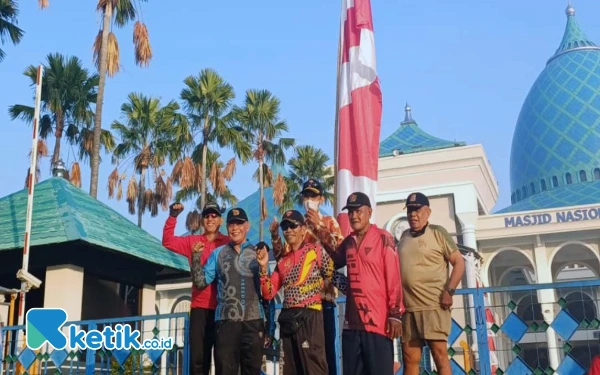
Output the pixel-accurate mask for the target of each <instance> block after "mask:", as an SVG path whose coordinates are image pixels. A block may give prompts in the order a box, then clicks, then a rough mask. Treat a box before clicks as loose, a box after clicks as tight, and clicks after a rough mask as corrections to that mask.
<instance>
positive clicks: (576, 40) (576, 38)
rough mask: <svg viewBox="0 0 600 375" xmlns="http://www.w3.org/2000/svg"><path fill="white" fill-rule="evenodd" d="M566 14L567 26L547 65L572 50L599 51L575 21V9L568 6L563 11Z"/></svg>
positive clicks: (599, 48)
mask: <svg viewBox="0 0 600 375" xmlns="http://www.w3.org/2000/svg"><path fill="white" fill-rule="evenodd" d="M565 13H566V14H567V25H566V26H565V33H564V34H563V38H562V41H561V42H560V45H559V46H558V48H557V49H556V52H555V53H554V55H553V56H552V57H551V58H550V59H549V60H548V63H550V61H552V60H553V59H555V58H556V57H558V56H560V55H562V54H563V53H566V52H568V51H572V50H594V49H595V50H600V47H598V46H596V44H595V43H594V42H592V41H591V40H590V39H588V37H587V35H585V33H584V32H583V30H581V28H580V27H579V24H578V23H577V21H576V20H575V8H573V6H571V4H569V5H568V6H567V9H566V10H565Z"/></svg>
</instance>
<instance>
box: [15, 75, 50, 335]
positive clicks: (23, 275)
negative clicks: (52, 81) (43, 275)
mask: <svg viewBox="0 0 600 375" xmlns="http://www.w3.org/2000/svg"><path fill="white" fill-rule="evenodd" d="M43 73H44V67H43V66H42V65H39V66H38V68H37V78H36V85H35V111H34V117H33V140H32V144H31V164H30V166H29V177H28V180H27V188H28V193H29V194H28V197H27V214H26V215H27V216H26V219H25V238H24V244H23V266H22V267H21V269H20V270H19V272H17V278H18V279H19V280H20V281H21V290H20V293H19V315H18V319H17V325H19V326H21V325H23V324H24V320H25V293H27V292H28V291H29V289H31V288H32V287H34V288H37V287H39V284H40V283H39V282H37V281H39V280H37V279H35V278H34V277H32V275H30V274H29V272H28V269H29V247H30V238H31V221H32V216H33V192H34V187H35V175H36V171H37V153H38V149H37V148H38V147H37V146H38V133H39V130H38V128H39V122H40V104H41V96H42V77H43ZM35 284H37V285H35ZM23 333H24V331H21V332H20V334H19V337H18V341H17V342H19V341H20V340H22V339H23Z"/></svg>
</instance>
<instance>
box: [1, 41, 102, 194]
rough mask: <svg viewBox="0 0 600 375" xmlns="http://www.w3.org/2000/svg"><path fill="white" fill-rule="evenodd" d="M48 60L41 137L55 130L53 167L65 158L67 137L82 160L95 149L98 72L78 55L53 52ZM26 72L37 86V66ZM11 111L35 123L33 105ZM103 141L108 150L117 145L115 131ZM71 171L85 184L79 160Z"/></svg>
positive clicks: (12, 117)
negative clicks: (63, 154)
mask: <svg viewBox="0 0 600 375" xmlns="http://www.w3.org/2000/svg"><path fill="white" fill-rule="evenodd" d="M46 60H47V61H46V64H45V68H44V74H43V76H42V90H41V97H40V126H39V136H40V138H41V139H42V140H45V139H47V137H48V136H49V135H50V134H52V133H54V137H55V142H54V149H53V152H52V159H51V168H52V166H53V165H55V164H56V162H58V160H60V159H61V146H62V139H63V136H64V137H65V138H66V141H67V142H68V143H70V144H71V145H72V146H75V147H76V148H78V154H79V159H80V160H83V159H85V158H87V157H88V156H89V153H90V152H91V150H92V147H91V143H90V140H91V138H90V135H91V133H90V129H89V127H90V126H91V124H92V119H93V117H94V111H93V108H92V105H93V104H95V103H96V95H97V88H98V75H97V74H90V72H89V71H88V70H87V69H85V68H84V67H83V64H82V62H81V60H80V59H79V58H77V57H75V56H71V57H68V56H63V55H61V54H59V53H54V54H49V55H48V56H47V57H46ZM23 74H24V75H25V76H26V77H28V78H29V81H30V83H31V86H32V87H33V88H35V85H36V82H37V67H36V66H33V65H30V66H29V67H27V69H26V70H25V72H24V73H23ZM34 99H35V98H34ZM8 111H9V115H10V117H11V119H13V120H14V119H16V118H19V119H21V120H24V121H26V122H28V123H33V117H34V108H33V107H32V106H27V105H23V104H16V105H13V106H10V107H9V110H8ZM101 141H102V144H103V146H104V148H105V149H106V150H112V148H113V147H114V140H113V138H112V134H111V133H110V132H108V131H104V132H103V134H102V138H101ZM46 148H47V147H46ZM69 174H70V178H71V181H72V182H73V183H74V184H76V185H77V186H79V187H81V174H80V167H79V163H78V162H77V161H75V162H74V163H73V165H72V167H71V172H70V173H69Z"/></svg>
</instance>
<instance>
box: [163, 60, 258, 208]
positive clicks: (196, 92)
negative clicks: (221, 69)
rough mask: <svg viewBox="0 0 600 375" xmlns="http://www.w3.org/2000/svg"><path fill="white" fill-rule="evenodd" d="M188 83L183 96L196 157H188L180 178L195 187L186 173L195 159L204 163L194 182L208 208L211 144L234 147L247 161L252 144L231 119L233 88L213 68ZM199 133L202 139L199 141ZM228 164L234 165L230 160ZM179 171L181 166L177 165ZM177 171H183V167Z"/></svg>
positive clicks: (190, 79) (181, 182) (187, 79)
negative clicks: (248, 142)
mask: <svg viewBox="0 0 600 375" xmlns="http://www.w3.org/2000/svg"><path fill="white" fill-rule="evenodd" d="M184 83H185V88H184V89H183V90H182V91H181V95H180V96H181V100H182V101H183V107H184V108H185V110H186V113H187V116H188V124H189V126H190V128H189V132H190V133H191V134H192V139H193V140H192V142H191V143H188V144H187V146H191V147H188V149H190V148H192V149H193V153H194V154H195V155H196V157H195V158H194V157H192V158H191V159H190V158H189V157H188V158H187V159H185V160H186V163H187V164H186V165H187V166H188V168H182V169H181V173H183V174H184V176H177V177H178V178H177V179H176V180H177V181H178V182H177V183H178V184H179V185H180V186H181V188H182V189H184V190H189V189H191V188H192V187H193V186H195V185H194V184H192V178H191V176H185V174H186V173H187V172H192V169H191V168H190V167H189V166H190V165H191V164H190V163H191V162H192V161H193V162H194V163H200V170H199V171H198V173H199V175H198V176H196V177H197V178H195V179H194V182H195V183H198V184H199V186H197V191H198V193H199V195H200V207H204V204H205V203H206V197H207V192H208V189H207V186H208V182H209V180H211V178H207V177H208V173H209V171H212V169H213V167H214V165H213V164H212V163H210V162H209V161H211V158H209V157H208V152H209V147H210V145H211V144H214V143H216V144H218V145H219V146H220V147H228V148H231V149H232V150H233V152H234V154H235V155H236V157H238V158H239V159H240V160H241V161H242V163H244V164H245V163H246V162H248V161H249V160H250V158H251V156H252V154H251V148H250V145H249V144H247V143H246V142H245V139H244V138H243V137H242V136H241V129H239V128H238V127H236V126H235V124H232V121H231V118H232V116H231V113H230V110H231V105H232V101H233V99H234V98H235V92H234V90H233V87H232V86H231V85H230V84H229V83H227V82H226V81H225V80H224V79H223V78H222V77H221V76H220V75H219V74H218V73H217V72H216V71H214V70H213V69H203V70H202V71H200V73H199V74H198V75H197V76H189V77H187V78H186V79H185V80H184ZM198 136H200V137H201V139H200V141H199V142H198V143H196V139H197V138H198ZM184 143H185V142H184V141H181V142H180V145H182V146H183V147H185V146H186V145H184ZM182 151H183V152H182V159H181V160H180V162H182V163H183V160H184V158H185V154H186V152H185V150H182ZM217 155H218V154H217ZM216 161H217V158H212V162H213V163H214V162H216ZM230 162H231V160H230ZM182 165H183V164H182ZM228 165H230V164H229V162H228ZM175 170H177V169H176V168H175V169H174V171H175ZM233 170H235V160H233ZM177 171H178V172H179V170H177ZM192 173H193V172H192ZM229 178H231V177H229ZM215 189H217V190H219V188H218V187H215V185H214V184H213V193H215V192H216V191H215ZM221 194H222V192H221V191H219V192H218V194H217V195H221Z"/></svg>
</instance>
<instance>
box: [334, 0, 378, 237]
mask: <svg viewBox="0 0 600 375" xmlns="http://www.w3.org/2000/svg"><path fill="white" fill-rule="evenodd" d="M341 21H342V22H341V27H340V41H339V51H338V78H337V84H338V90H337V116H336V137H335V156H336V169H335V173H336V183H335V196H336V214H337V220H338V222H339V224H340V227H341V229H342V233H343V234H344V236H346V235H348V234H349V233H350V232H351V228H350V223H349V221H348V213H347V212H345V211H342V207H344V206H345V204H346V199H347V198H348V196H349V195H350V194H352V193H353V192H357V191H360V192H363V193H365V194H367V195H368V196H369V198H370V200H371V206H372V207H373V215H372V217H371V222H372V223H374V222H375V204H376V202H375V193H376V191H377V165H378V159H379V136H380V129H381V108H382V96H381V89H380V86H379V78H378V77H377V69H376V59H375V38H374V33H373V19H372V17H371V3H370V0H343V1H342V20H341Z"/></svg>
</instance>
